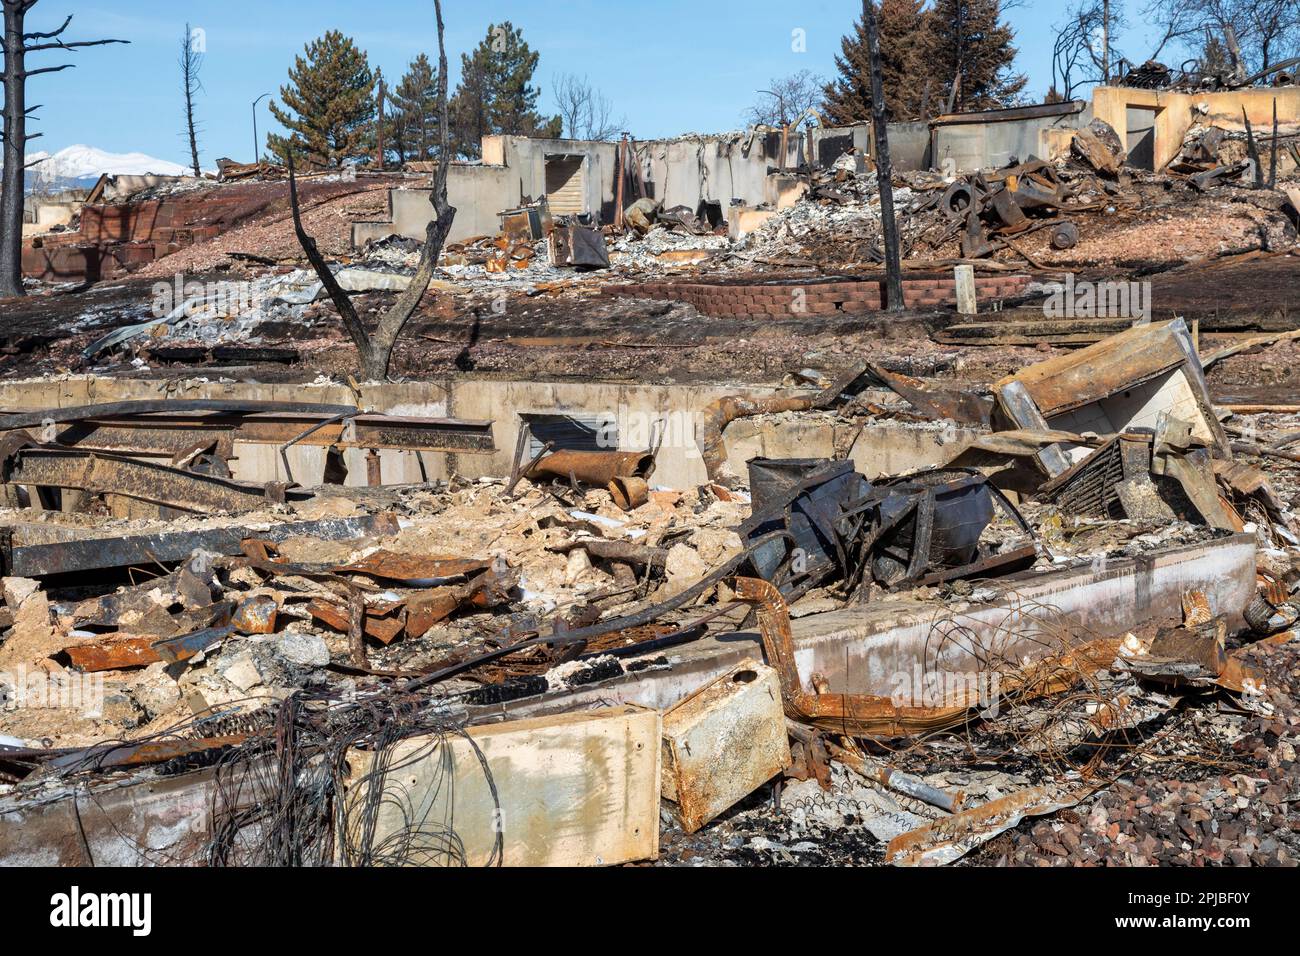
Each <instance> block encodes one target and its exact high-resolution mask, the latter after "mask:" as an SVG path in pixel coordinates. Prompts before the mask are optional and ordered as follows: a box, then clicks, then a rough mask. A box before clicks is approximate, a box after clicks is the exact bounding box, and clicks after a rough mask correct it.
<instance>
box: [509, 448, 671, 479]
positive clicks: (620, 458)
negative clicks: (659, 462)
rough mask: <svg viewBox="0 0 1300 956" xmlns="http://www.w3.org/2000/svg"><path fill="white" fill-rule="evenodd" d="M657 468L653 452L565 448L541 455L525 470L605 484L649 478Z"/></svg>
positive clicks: (537, 475) (533, 474)
mask: <svg viewBox="0 0 1300 956" xmlns="http://www.w3.org/2000/svg"><path fill="white" fill-rule="evenodd" d="M653 470H654V456H653V455H651V454H649V453H648V452H636V451H574V450H572V449H566V448H562V449H560V450H559V451H553V452H551V453H550V454H549V455H547V456H546V457H544V458H542V459H541V460H540V461H538V462H537V463H536V464H535V465H533V466H532V467H531V468H530V469H528V471H527V473H526V477H528V478H531V479H537V478H558V479H560V480H561V481H567V480H568V479H569V478H570V477H572V478H574V479H576V480H577V481H580V482H581V483H582V484H584V485H595V486H597V487H600V488H604V487H606V486H607V485H608V484H609V483H610V482H611V481H613V480H614V479H615V478H627V477H636V478H646V477H648V476H649V475H650V473H651V472H652V471H653Z"/></svg>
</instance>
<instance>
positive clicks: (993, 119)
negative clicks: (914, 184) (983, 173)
mask: <svg viewBox="0 0 1300 956" xmlns="http://www.w3.org/2000/svg"><path fill="white" fill-rule="evenodd" d="M976 115H978V116H981V117H986V118H987V119H985V120H984V121H982V122H943V121H942V120H936V121H935V122H934V123H933V124H932V127H931V128H932V138H933V148H932V153H931V162H932V164H933V165H934V166H935V167H936V168H938V167H940V166H942V165H943V162H944V160H945V159H952V160H954V161H955V162H956V164H957V169H958V170H959V171H972V170H977V169H984V168H987V167H994V168H997V167H1001V166H1005V165H1007V164H1008V163H1010V162H1011V159H1012V157H1016V158H1017V159H1019V161H1020V162H1025V161H1027V160H1028V159H1029V158H1030V157H1031V156H1036V157H1038V158H1039V159H1047V158H1048V157H1049V156H1051V154H1052V151H1053V146H1054V144H1055V142H1056V140H1055V136H1056V135H1058V131H1060V130H1075V129H1081V128H1083V127H1084V126H1087V125H1088V123H1090V122H1091V121H1092V111H1091V110H1090V109H1088V108H1085V109H1083V110H1082V111H1080V112H1076V113H1067V114H1065V115H1061V116H1045V117H1037V118H1025V119H999V118H998V112H997V111H994V112H989V113H981V114H976Z"/></svg>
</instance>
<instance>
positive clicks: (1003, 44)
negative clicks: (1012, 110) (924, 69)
mask: <svg viewBox="0 0 1300 956" xmlns="http://www.w3.org/2000/svg"><path fill="white" fill-rule="evenodd" d="M1001 21H1002V3H1001V0H935V5H934V9H933V10H932V11H931V12H930V31H929V33H930V49H929V53H928V56H927V61H928V63H929V64H930V71H929V72H930V76H931V77H932V78H933V79H934V80H935V81H937V82H939V83H940V84H941V86H942V88H943V89H948V88H950V86H951V84H952V82H953V78H954V77H956V76H958V74H960V77H961V78H960V89H959V91H958V95H957V100H956V104H955V105H954V111H955V112H958V113H969V112H974V111H977V110H991V109H998V108H1000V107H1004V106H1011V105H1013V104H1014V103H1015V102H1016V99H1017V98H1018V96H1019V94H1020V91H1021V90H1023V89H1024V88H1025V83H1026V82H1027V78H1026V77H1025V76H1024V75H1023V74H1019V73H1012V72H1011V66H1012V64H1013V63H1014V62H1015V59H1016V48H1015V46H1014V41H1015V38H1016V35H1015V33H1014V32H1012V30H1011V28H1010V27H1009V26H1007V25H1006V24H1004V23H1002V22H1001Z"/></svg>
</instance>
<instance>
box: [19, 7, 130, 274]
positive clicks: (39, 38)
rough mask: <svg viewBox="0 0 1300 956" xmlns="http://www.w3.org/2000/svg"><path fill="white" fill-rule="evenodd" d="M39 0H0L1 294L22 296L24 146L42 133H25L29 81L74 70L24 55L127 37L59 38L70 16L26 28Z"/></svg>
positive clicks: (118, 41)
mask: <svg viewBox="0 0 1300 956" xmlns="http://www.w3.org/2000/svg"><path fill="white" fill-rule="evenodd" d="M36 4H37V0H0V5H3V8H4V48H3V53H4V66H3V69H0V83H3V84H4V88H5V100H4V129H3V131H2V132H0V147H3V150H4V172H3V178H2V179H0V298H3V297H7V296H18V295H22V294H23V271H22V254H23V185H24V182H25V179H26V172H27V166H28V163H27V161H26V154H27V144H28V143H29V142H31V141H32V140H34V139H37V138H39V137H40V136H41V134H40V133H28V132H27V120H28V118H29V117H30V116H31V115H32V113H34V112H35V111H36V110H38V109H40V107H39V106H30V107H29V106H28V105H27V81H28V79H30V78H31V77H33V76H39V75H41V74H42V73H58V72H60V71H62V70H69V69H72V67H73V66H75V64H73V63H64V64H62V65H60V66H43V67H40V68H38V69H35V70H29V69H28V68H27V54H29V53H40V52H41V51H43V50H67V51H69V52H71V51H73V50H76V49H79V48H81V47H86V46H104V45H105V44H108V43H126V42H128V41H126V40H78V41H75V42H68V41H66V40H63V39H62V36H63V32H64V31H65V30H67V29H68V25H69V24H70V23H72V17H68V18H67V19H66V20H64V21H63V26H61V27H59V28H58V29H57V30H51V31H50V32H48V33H28V32H25V31H26V28H25V26H24V23H25V22H26V18H27V14H28V12H30V11H31V9H32V7H34V6H36Z"/></svg>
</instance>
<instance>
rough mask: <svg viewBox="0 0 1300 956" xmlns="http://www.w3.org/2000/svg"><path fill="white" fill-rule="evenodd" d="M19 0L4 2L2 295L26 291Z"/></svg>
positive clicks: (23, 99)
mask: <svg viewBox="0 0 1300 956" xmlns="http://www.w3.org/2000/svg"><path fill="white" fill-rule="evenodd" d="M25 13H26V9H25V7H24V6H23V5H21V4H18V3H8V2H6V3H5V5H4V14H5V35H4V74H3V75H4V88H5V105H4V178H3V181H0V298H6V297H8V296H16V295H22V294H23V263H22V258H23V182H24V173H25V172H26V170H25V169H24V162H25V159H24V157H25V154H26V145H27V100H26V90H25V89H24V82H23V81H24V80H25V79H26V77H25V76H24V73H25V71H26V67H25V59H26V49H25V46H24V41H23V15H24V14H25Z"/></svg>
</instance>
